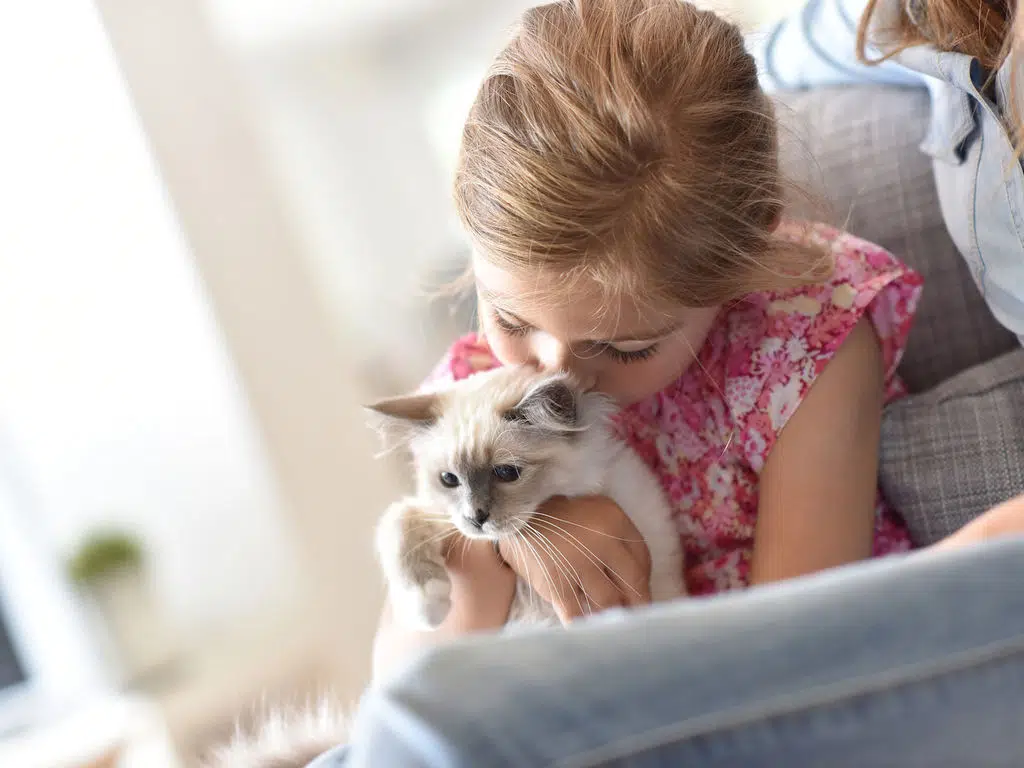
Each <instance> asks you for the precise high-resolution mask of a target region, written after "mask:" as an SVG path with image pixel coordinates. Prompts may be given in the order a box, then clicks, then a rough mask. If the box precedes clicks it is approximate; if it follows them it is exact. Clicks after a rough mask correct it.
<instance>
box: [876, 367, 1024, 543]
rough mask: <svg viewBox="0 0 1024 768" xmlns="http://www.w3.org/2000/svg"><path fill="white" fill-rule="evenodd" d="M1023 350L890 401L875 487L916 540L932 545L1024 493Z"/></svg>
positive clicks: (883, 425) (883, 430) (883, 426)
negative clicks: (900, 515)
mask: <svg viewBox="0 0 1024 768" xmlns="http://www.w3.org/2000/svg"><path fill="white" fill-rule="evenodd" d="M1022 411H1024V349H1017V350H1015V351H1013V352H1008V353H1006V354H1005V355H1003V356H1001V357H999V358H996V359H995V360H992V361H990V362H987V363H983V364H981V365H978V366H975V367H974V368H971V369H970V370H967V371H965V372H963V373H961V374H959V375H958V376H954V377H953V378H952V379H950V380H949V381H947V382H946V383H944V384H941V385H939V386H938V387H936V388H935V389H932V390H930V391H929V392H925V393H922V394H918V395H912V396H911V397H908V398H905V399H903V400H900V401H898V402H896V403H894V404H893V405H892V406H891V407H890V408H889V410H888V412H887V413H886V418H885V419H884V421H883V423H882V448H881V454H880V460H881V461H880V465H881V472H880V476H881V485H882V492H883V493H884V494H885V497H886V499H887V500H888V501H889V502H890V503H891V504H892V505H893V507H895V508H896V509H898V510H899V511H900V513H901V514H902V515H903V517H904V519H905V520H906V521H907V524H908V526H909V527H910V531H911V534H912V536H913V539H914V541H915V542H918V543H930V542H933V541H937V540H938V539H941V538H943V537H944V536H946V535H948V534H949V533H950V532H952V531H955V530H956V529H958V528H960V527H961V526H962V525H964V523H966V522H968V521H970V520H971V519H973V518H974V517H977V515H979V514H980V513H982V512H984V511H985V510H986V509H989V508H991V507H993V506H995V505H996V504H998V503H1000V502H1002V501H1005V500H1006V499H1008V498H1010V497H1011V496H1015V495H1017V494H1020V493H1024V418H1021V415H1022Z"/></svg>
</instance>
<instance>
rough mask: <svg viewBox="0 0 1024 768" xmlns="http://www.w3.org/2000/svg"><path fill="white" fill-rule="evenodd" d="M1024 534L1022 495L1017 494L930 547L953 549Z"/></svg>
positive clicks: (1023, 498) (1023, 500)
mask: <svg viewBox="0 0 1024 768" xmlns="http://www.w3.org/2000/svg"><path fill="white" fill-rule="evenodd" d="M1021 535H1024V496H1018V497H1017V498H1015V499H1010V500H1009V501H1007V502H1004V503H1002V504H1000V505H999V506H998V507H994V508H992V509H990V510H989V511H988V512H986V513H985V514H983V515H980V516H979V517H976V518H975V519H974V520H972V521H971V522H969V523H968V524H967V525H965V526H964V527H963V528H961V529H960V530H959V531H957V532H956V533H953V534H950V535H949V536H947V537H946V538H944V539H942V540H941V541H938V542H936V543H935V544H933V545H932V547H931V548H932V549H955V548H956V547H964V546H968V545H970V544H977V543H979V542H982V541H987V540H989V539H1000V538H1004V537H1006V536H1021Z"/></svg>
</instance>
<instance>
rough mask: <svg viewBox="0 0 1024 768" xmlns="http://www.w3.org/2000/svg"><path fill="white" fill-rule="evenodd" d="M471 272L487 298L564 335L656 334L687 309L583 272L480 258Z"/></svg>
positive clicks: (606, 337) (641, 336)
mask: <svg viewBox="0 0 1024 768" xmlns="http://www.w3.org/2000/svg"><path fill="white" fill-rule="evenodd" d="M473 271H474V275H475V277H476V286H477V290H478V292H479V294H480V296H481V298H482V299H483V300H484V301H485V302H487V303H488V304H490V305H492V306H493V307H495V308H496V309H498V310H501V311H502V312H505V313H506V314H512V315H514V316H515V318H516V319H518V320H521V321H523V322H526V323H529V324H530V325H531V326H534V327H537V328H540V329H542V330H544V331H547V332H549V333H552V334H555V335H558V336H560V337H564V338H571V339H591V340H609V339H615V338H636V339H646V338H652V337H654V336H657V335H659V334H662V333H664V332H665V331H666V330H670V329H671V328H672V327H674V326H676V325H678V324H679V323H680V322H681V321H682V320H683V319H684V317H683V316H684V315H685V312H686V310H684V309H683V308H681V307H675V306H670V305H668V304H666V303H664V302H656V301H654V300H651V299H650V298H649V297H645V296H638V295H635V294H630V293H627V292H625V291H619V290H609V289H608V288H607V287H606V286H604V285H601V284H599V283H598V282H596V281H595V280H593V279H591V278H589V277H587V276H586V275H585V274H582V273H574V274H565V273H558V272H555V271H553V270H537V271H535V272H530V273H525V272H526V271H525V270H515V271H513V270H507V269H504V268H502V267H500V266H497V265H495V264H492V263H489V262H487V261H485V260H483V259H481V258H474V260H473Z"/></svg>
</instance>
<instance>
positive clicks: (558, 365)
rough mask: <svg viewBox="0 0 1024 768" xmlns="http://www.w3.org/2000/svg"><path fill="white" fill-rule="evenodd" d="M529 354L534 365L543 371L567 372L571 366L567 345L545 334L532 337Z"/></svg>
mask: <svg viewBox="0 0 1024 768" xmlns="http://www.w3.org/2000/svg"><path fill="white" fill-rule="evenodd" d="M532 341H533V344H532V345H531V346H532V348H531V350H530V351H531V353H532V357H533V361H532V362H534V363H536V365H537V367H538V368H540V369H541V370H543V371H568V370H569V369H570V367H571V364H572V350H571V349H570V348H569V345H568V344H566V343H565V342H563V341H559V340H558V339H556V338H555V337H554V336H551V335H549V334H546V333H535V334H534V335H533V339H532Z"/></svg>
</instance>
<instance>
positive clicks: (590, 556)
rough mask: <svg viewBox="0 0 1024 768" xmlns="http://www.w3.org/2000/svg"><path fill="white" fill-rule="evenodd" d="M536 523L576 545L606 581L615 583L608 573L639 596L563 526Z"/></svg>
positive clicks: (543, 521) (638, 593)
mask: <svg viewBox="0 0 1024 768" xmlns="http://www.w3.org/2000/svg"><path fill="white" fill-rule="evenodd" d="M537 523H538V524H539V525H545V526H548V527H549V528H550V529H552V530H553V532H554V533H555V534H557V535H558V536H560V537H561V538H563V539H565V540H566V541H567V542H569V543H570V544H572V545H573V546H574V547H576V549H578V550H579V551H580V552H581V553H582V554H583V556H584V557H586V558H587V559H588V560H589V561H590V562H591V563H593V564H594V565H595V566H597V567H598V568H599V569H600V570H601V573H603V574H604V575H605V578H606V579H608V581H610V582H612V584H615V581H614V580H613V579H611V578H610V577H609V576H608V574H609V573H610V574H611V575H612V576H614V577H615V578H616V579H618V581H619V583H620V584H624V585H626V586H627V587H628V588H629V590H630V591H631V592H633V593H634V594H635V595H636V596H637V597H640V591H639V590H638V589H636V587H634V586H633V585H632V584H630V583H628V582H627V581H626V580H625V579H624V578H622V575H621V574H620V573H618V572H617V571H616V570H615V569H614V568H612V567H611V566H610V565H608V564H607V563H605V562H604V561H603V560H602V559H601V558H599V557H598V556H597V555H596V554H595V553H594V551H593V550H592V549H590V547H588V546H587V545H586V544H584V543H583V542H582V541H580V540H579V539H578V538H577V537H576V536H574V535H573V534H571V533H570V532H569V531H567V530H565V529H564V528H562V527H561V526H559V525H557V524H555V523H551V522H549V521H546V520H538V521H537ZM616 586H617V585H616Z"/></svg>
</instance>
